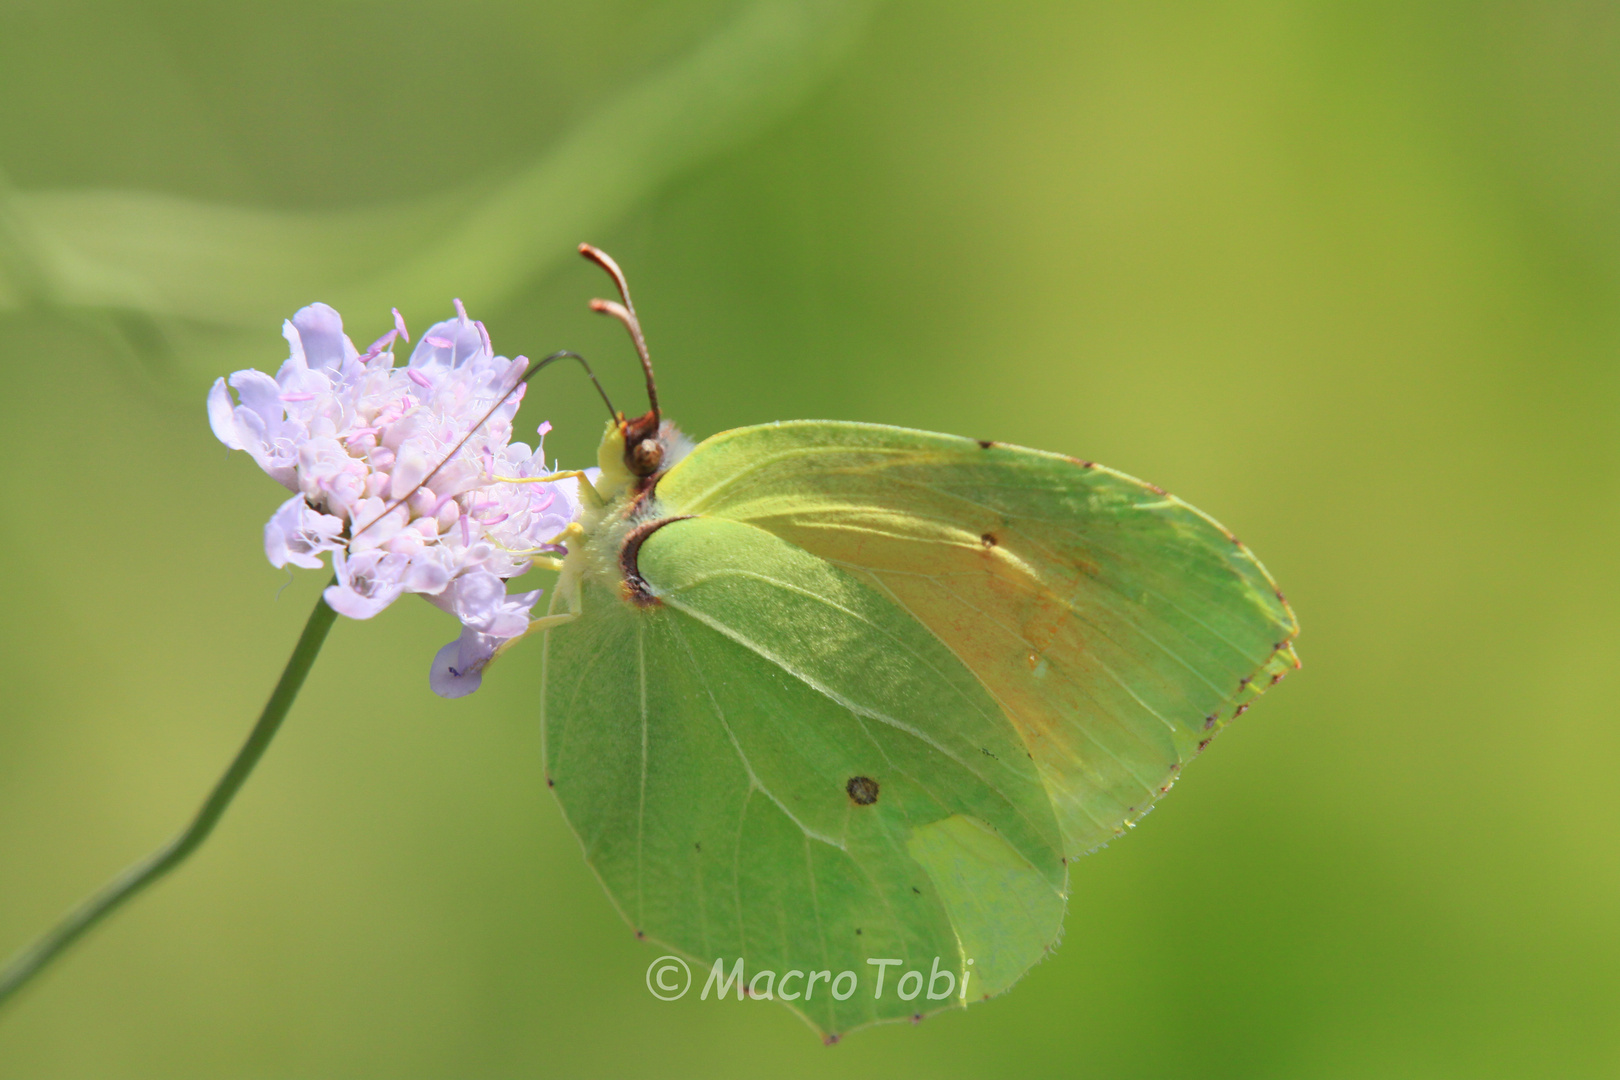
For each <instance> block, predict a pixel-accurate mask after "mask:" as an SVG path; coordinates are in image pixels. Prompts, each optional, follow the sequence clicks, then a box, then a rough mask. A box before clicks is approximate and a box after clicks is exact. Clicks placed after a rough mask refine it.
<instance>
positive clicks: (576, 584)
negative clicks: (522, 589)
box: [553, 418, 692, 611]
mask: <svg viewBox="0 0 1620 1080" xmlns="http://www.w3.org/2000/svg"><path fill="white" fill-rule="evenodd" d="M644 419H645V418H644ZM636 424H637V421H624V420H611V421H609V422H608V425H607V430H606V431H605V432H604V433H603V436H602V443H601V445H600V446H599V447H598V448H597V451H596V460H597V467H598V469H599V470H600V472H599V475H598V476H597V477H596V480H595V482H594V483H592V484H591V488H592V489H593V491H594V492H595V494H594V496H593V495H591V494H590V493H586V495H585V498H584V499H583V503H584V506H583V508H582V510H581V513H580V517H579V522H578V525H579V529H578V530H577V531H574V532H573V533H572V535H571V536H569V537H568V539H567V541H566V543H567V547H568V555H567V556H566V557H565V558H564V560H563V569H562V575H561V577H560V578H559V579H558V582H557V600H559V601H561V602H562V603H564V604H566V605H567V606H568V608H569V609H570V610H573V611H578V610H579V592H580V587H581V585H582V584H583V583H585V582H587V581H589V582H591V583H593V584H598V585H601V586H603V587H605V588H607V589H609V590H611V591H613V592H616V593H617V594H618V595H619V596H620V597H621V598H623V599H625V600H627V601H630V602H634V603H638V604H641V605H643V606H645V605H646V604H647V603H649V602H651V598H650V596H649V594H647V592H646V587H645V583H644V582H642V581H641V580H640V577H639V574H637V572H636V569H635V555H636V552H637V550H638V549H639V547H640V544H641V541H642V540H644V539H645V538H646V536H647V535H648V534H649V533H650V531H651V528H650V527H655V526H656V524H657V523H659V522H661V521H663V520H664V519H666V518H667V517H668V515H667V514H666V513H665V512H664V508H663V506H662V505H661V504H660V502H659V500H658V498H657V495H656V493H655V489H656V487H657V484H658V480H659V478H660V477H661V476H663V475H664V473H665V472H667V471H668V470H669V468H670V466H672V465H674V464H675V463H676V462H677V461H679V460H680V458H681V457H683V456H685V454H686V453H687V452H688V451H689V450H690V449H691V446H692V443H691V440H689V439H688V438H687V437H686V436H685V435H683V434H682V433H681V432H680V430H679V429H678V428H676V427H675V425H674V424H672V423H670V422H669V421H667V420H666V421H662V422H660V423H658V425H657V427H656V429H654V430H652V431H650V432H647V431H637V430H636V429H635V426H636ZM627 437H628V441H630V442H631V443H632V444H633V445H634V447H635V451H632V452H627V451H626V442H627ZM649 444H650V445H649ZM652 461H656V463H657V468H656V469H655V470H654V471H652V472H649V473H645V474H642V475H638V474H639V473H642V470H643V469H644V468H645V465H646V464H647V463H649V462H652ZM555 609H556V605H555V604H554V605H553V610H555Z"/></svg>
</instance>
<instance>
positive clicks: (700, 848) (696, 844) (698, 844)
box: [692, 840, 703, 854]
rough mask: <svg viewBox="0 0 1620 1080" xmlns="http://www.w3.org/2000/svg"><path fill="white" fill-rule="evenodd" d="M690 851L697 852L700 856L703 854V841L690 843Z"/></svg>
mask: <svg viewBox="0 0 1620 1080" xmlns="http://www.w3.org/2000/svg"><path fill="white" fill-rule="evenodd" d="M692 849H693V850H694V851H697V852H698V853H699V854H701V853H702V852H703V841H701V840H694V841H692Z"/></svg>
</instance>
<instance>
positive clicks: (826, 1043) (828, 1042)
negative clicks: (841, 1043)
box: [821, 1033, 838, 1046]
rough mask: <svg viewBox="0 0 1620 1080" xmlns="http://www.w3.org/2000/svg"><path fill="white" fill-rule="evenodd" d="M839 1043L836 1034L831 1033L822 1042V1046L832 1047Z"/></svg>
mask: <svg viewBox="0 0 1620 1080" xmlns="http://www.w3.org/2000/svg"><path fill="white" fill-rule="evenodd" d="M837 1041H838V1036H837V1035H834V1034H831V1033H828V1035H827V1037H826V1038H824V1039H822V1040H821V1042H822V1044H823V1045H824V1046H831V1045H833V1044H834V1043H836V1042H837Z"/></svg>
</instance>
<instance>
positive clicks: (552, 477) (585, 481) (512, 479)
mask: <svg viewBox="0 0 1620 1080" xmlns="http://www.w3.org/2000/svg"><path fill="white" fill-rule="evenodd" d="M490 479H491V480H495V481H498V482H500V483H502V484H550V483H553V482H555V481H557V480H578V481H579V486H580V487H581V488H583V489H584V490H586V491H589V492H590V493H591V494H592V495H594V496H596V501H597V502H598V503H600V502H603V501H604V500H603V499H602V495H601V493H600V492H598V491H597V490H596V486H595V485H594V484H592V483H591V481H590V478H589V477H587V476H586V475H585V471H584V470H583V469H569V470H567V471H566V472H554V473H547V474H546V475H544V476H492V477H490Z"/></svg>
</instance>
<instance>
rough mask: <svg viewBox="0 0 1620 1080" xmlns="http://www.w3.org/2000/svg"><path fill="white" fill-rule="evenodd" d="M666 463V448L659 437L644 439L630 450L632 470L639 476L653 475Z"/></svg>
mask: <svg viewBox="0 0 1620 1080" xmlns="http://www.w3.org/2000/svg"><path fill="white" fill-rule="evenodd" d="M663 463H664V448H663V447H662V446H661V445H659V443H658V440H657V439H642V440H641V441H640V442H638V443H636V445H635V448H634V449H633V450H631V451H630V471H631V472H633V473H635V474H636V475H637V476H651V475H652V474H653V473H655V472H657V471H658V467H659V466H660V465H662V464H663Z"/></svg>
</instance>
